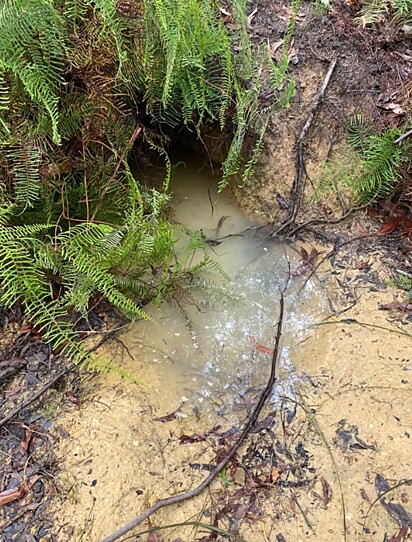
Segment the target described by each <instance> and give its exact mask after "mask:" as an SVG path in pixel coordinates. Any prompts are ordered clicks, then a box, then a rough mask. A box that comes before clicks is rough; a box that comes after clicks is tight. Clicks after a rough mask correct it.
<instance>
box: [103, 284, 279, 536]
mask: <svg viewBox="0 0 412 542" xmlns="http://www.w3.org/2000/svg"><path fill="white" fill-rule="evenodd" d="M286 286H287V284H286ZM286 286H285V288H284V289H283V291H282V292H281V294H280V300H279V307H280V310H279V321H278V324H277V330H276V337H275V347H274V349H273V355H272V364H271V372H270V376H269V379H268V382H267V384H266V387H265V389H264V390H263V392H262V394H261V396H260V399H259V401H258V403H257V404H256V406H255V408H254V409H253V412H252V413H251V415H250V416H249V418H248V419H247V421H246V424H245V426H244V429H243V431H242V433H241V435H240V437H239V439H238V440H237V441H236V443H235V444H234V445H233V446H232V448H231V449H230V451H229V452H228V454H227V455H226V456H225V457H224V458H223V459H222V460H221V461H220V463H219V464H218V465H217V466H216V467H215V468H214V469H213V471H212V472H211V473H210V474H209V476H207V478H205V479H204V480H203V482H202V483H201V484H199V485H198V486H197V487H195V488H194V489H191V490H189V491H185V492H183V493H178V494H177V495H173V496H171V497H167V498H165V499H160V500H159V501H157V502H156V503H155V504H154V505H153V506H151V507H150V508H148V509H147V510H145V511H144V512H142V513H141V514H139V515H138V516H136V517H135V518H134V519H132V520H131V521H129V523H126V524H125V525H124V526H123V527H121V528H120V529H119V530H117V531H116V532H115V533H113V534H111V535H109V536H107V537H106V538H104V539H102V541H101V542H115V541H116V540H119V538H121V537H122V536H124V535H125V534H127V533H129V532H130V531H131V530H132V529H134V528H136V527H137V526H138V525H140V524H141V523H143V521H145V520H146V519H148V518H149V517H150V516H151V515H153V514H154V513H155V512H157V511H158V510H161V509H162V508H165V507H167V506H170V505H172V504H178V503H181V502H184V501H187V500H189V499H193V498H194V497H197V496H198V495H200V494H201V493H203V491H204V490H205V489H207V488H208V487H209V486H210V484H211V483H212V482H213V480H214V479H215V478H216V477H217V476H218V475H219V473H220V472H221V471H222V470H223V469H224V468H225V467H226V465H228V463H229V462H230V461H231V460H232V459H233V457H234V456H235V454H236V452H237V451H238V450H239V448H240V447H241V446H242V444H243V443H244V441H245V440H246V438H247V436H248V434H249V433H250V431H251V430H252V429H253V428H254V427H255V425H256V423H257V421H258V419H259V415H260V413H261V412H262V409H263V407H264V406H265V404H266V402H267V400H268V399H269V397H270V395H271V393H272V389H273V386H274V384H275V383H276V381H277V380H278V376H279V354H280V340H281V337H282V330H283V321H284V306H285V302H284V292H285V289H286Z"/></svg>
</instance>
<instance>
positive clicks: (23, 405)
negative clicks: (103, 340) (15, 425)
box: [0, 363, 75, 427]
mask: <svg viewBox="0 0 412 542" xmlns="http://www.w3.org/2000/svg"><path fill="white" fill-rule="evenodd" d="M74 367H75V364H74V363H73V364H72V365H69V367H66V369H64V370H63V371H60V372H59V373H57V375H56V376H54V377H53V378H52V379H51V380H49V381H48V382H47V383H46V384H45V385H44V386H42V387H41V388H40V389H39V390H38V391H36V393H34V394H33V395H32V396H31V397H29V398H28V399H26V401H23V402H22V403H21V404H20V405H18V406H17V407H16V408H15V409H14V410H12V411H11V412H9V413H8V414H7V416H5V417H4V418H3V419H1V420H0V427H3V425H5V424H6V423H7V422H9V421H10V420H11V419H12V418H14V416H17V414H19V412H21V411H22V410H24V409H25V408H27V407H28V406H30V405H31V404H32V403H34V402H35V401H37V399H39V397H41V396H42V395H43V394H44V393H46V391H47V390H48V389H49V388H51V387H52V386H54V384H56V382H57V381H58V380H60V378H62V377H63V376H64V375H66V374H67V373H69V372H70V371H72V370H73V369H74Z"/></svg>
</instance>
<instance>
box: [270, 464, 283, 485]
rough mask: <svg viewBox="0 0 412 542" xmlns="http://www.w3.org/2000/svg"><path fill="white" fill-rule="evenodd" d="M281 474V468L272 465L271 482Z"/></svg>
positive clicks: (275, 480)
mask: <svg viewBox="0 0 412 542" xmlns="http://www.w3.org/2000/svg"><path fill="white" fill-rule="evenodd" d="M281 474H282V469H280V468H279V467H273V469H272V472H271V473H270V477H271V480H272V482H273V483H275V482H277V480H279V477H280V475H281Z"/></svg>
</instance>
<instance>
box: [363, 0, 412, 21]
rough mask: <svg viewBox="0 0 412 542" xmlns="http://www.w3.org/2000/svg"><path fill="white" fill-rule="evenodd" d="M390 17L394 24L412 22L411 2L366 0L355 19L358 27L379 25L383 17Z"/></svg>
mask: <svg viewBox="0 0 412 542" xmlns="http://www.w3.org/2000/svg"><path fill="white" fill-rule="evenodd" d="M388 14H389V15H391V17H392V19H393V21H394V23H395V24H396V23H403V24H405V23H406V24H410V23H411V22H412V0H367V1H366V2H364V3H363V6H362V9H361V10H360V12H359V14H358V15H357V17H356V21H357V23H358V24H359V25H360V26H363V27H365V26H368V25H373V24H376V23H379V22H380V21H381V20H382V19H383V17H384V16H385V15H388Z"/></svg>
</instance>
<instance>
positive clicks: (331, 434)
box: [53, 187, 412, 542]
mask: <svg viewBox="0 0 412 542" xmlns="http://www.w3.org/2000/svg"><path fill="white" fill-rule="evenodd" d="M187 188H188V187H185V189H186V190H187ZM203 196H204V194H203ZM203 196H202V197H203ZM212 201H213V200H212ZM189 203H190V202H189ZM181 204H182V205H183V206H184V205H185V201H184V200H182V202H181ZM219 205H223V208H221V207H219ZM227 206H229V207H227ZM206 208H207V209H208V210H207V213H209V214H210V209H209V208H208V204H207V205H206V204H204V205H203V206H199V207H198V208H196V212H195V213H194V215H195V217H196V218H199V216H200V217H201V222H202V223H203V225H204V224H205V222H204V219H205V217H204V216H201V214H202V212H204V209H206ZM187 209H192V206H191V205H188V207H187ZM176 212H177V213H178V212H179V208H178V207H177V209H176ZM180 212H181V213H183V215H184V213H185V212H186V211H185V210H184V209H183V210H182V209H180ZM215 212H216V213H217V215H214V216H213V217H210V220H211V224H212V223H213V224H216V221H217V220H219V217H220V215H221V214H223V215H226V214H227V215H230V216H231V220H229V219H228V220H226V221H225V224H224V228H226V230H225V229H224V228H223V227H222V228H223V229H222V234H224V233H227V232H228V231H229V232H230V231H232V232H235V231H238V229H239V228H240V227H242V228H243V227H248V226H249V224H247V223H242V220H243V219H241V218H239V217H238V218H236V215H235V212H236V211H235V208H234V207H233V203H230V202H228V201H225V200H222V201H220V203H218V204H216V208H215ZM186 218H187V217H186ZM237 220H239V221H240V222H236V221H237ZM215 227H216V226H215ZM212 230H213V228H212V227H210V228H205V233H206V234H207V235H211V234H212V233H213V231H212ZM244 242H245V243H246V245H244V246H242V242H241V241H239V240H236V239H235V244H234V245H233V246H231V245H220V246H218V247H217V248H218V249H219V250H221V252H220V253H221V254H222V255H225V256H224V258H226V263H225V259H224V258H223V260H221V261H222V262H223V264H225V265H228V266H229V268H230V266H232V269H229V271H232V275H233V276H234V277H235V280H234V283H235V285H237V287H238V288H240V289H242V291H246V292H247V294H248V295H249V296H250V295H251V296H252V298H253V299H252V301H253V302H252V303H249V304H248V303H244V304H243V305H242V304H240V305H239V304H238V305H230V304H227V303H226V304H223V305H220V306H219V305H216V306H213V307H204V310H199V307H197V308H196V306H195V305H189V306H185V305H183V307H184V311H183V313H182V311H181V310H180V309H178V308H177V307H176V305H175V304H174V305H173V304H164V305H163V306H161V307H160V308H156V307H153V308H152V309H149V310H152V311H153V313H152V314H153V315H155V316H156V318H157V319H158V320H159V322H160V324H159V325H158V326H157V327H156V328H153V327H151V326H150V325H149V324H139V325H134V326H131V327H130V328H129V329H128V331H127V332H126V333H125V334H124V335H123V336H121V341H122V344H120V343H116V344H114V345H112V346H111V347H110V348H108V349H106V350H105V351H103V352H102V354H103V355H105V356H110V357H111V358H113V359H115V360H116V361H118V362H122V364H123V366H124V367H125V368H126V369H127V370H128V371H130V372H133V374H134V375H136V376H137V377H138V378H139V379H140V380H141V381H142V382H143V383H144V385H143V386H141V387H137V386H136V385H134V384H132V383H129V382H126V381H122V380H121V379H119V378H117V377H115V376H114V375H108V376H99V377H96V378H94V379H92V380H89V381H88V380H87V379H86V380H85V383H84V397H83V398H82V400H81V407H80V410H75V409H73V411H72V412H68V413H67V412H66V413H64V414H63V413H62V415H61V416H60V417H59V419H58V421H57V422H56V436H57V437H58V441H59V442H58V455H59V458H60V465H61V474H60V481H59V486H60V488H61V496H60V498H59V500H58V502H57V504H56V505H55V508H54V514H55V530H54V533H53V534H54V535H55V537H56V538H57V539H58V540H61V541H64V542H66V541H80V540H81V541H86V540H87V541H90V542H95V541H96V542H97V541H99V540H101V539H102V538H103V537H104V536H107V535H109V534H110V533H111V532H113V531H114V530H116V529H117V528H119V527H121V526H122V525H123V524H124V523H126V522H128V521H130V520H131V519H132V518H133V517H134V516H135V515H137V514H139V513H140V512H142V511H143V510H144V509H145V508H147V507H148V506H150V505H152V504H153V503H154V502H155V501H156V500H158V499H160V498H163V497H165V496H169V495H173V494H176V493H180V492H182V491H184V490H187V489H190V488H192V487H194V486H196V485H197V484H198V483H199V482H200V481H201V480H202V479H203V478H204V477H205V476H207V467H208V465H209V464H210V463H212V464H213V462H214V459H215V457H216V454H219V451H220V453H222V446H224V444H225V443H226V444H228V443H229V444H230V436H229V435H228V434H227V433H225V432H226V431H227V430H229V429H230V428H232V427H233V426H234V425H238V424H239V423H241V421H242V420H243V419H244V418H245V416H246V415H247V412H248V411H250V408H251V405H253V404H254V402H255V401H256V400H257V398H258V396H259V391H260V390H261V389H262V388H263V386H264V384H265V380H266V378H267V376H268V373H269V365H270V356H269V355H268V354H265V353H263V352H261V351H259V350H256V349H255V348H254V347H253V345H252V344H251V341H250V336H249V335H253V336H254V337H255V338H256V339H257V340H258V341H259V343H262V344H263V345H266V346H270V344H271V342H272V341H273V333H274V325H275V323H276V318H277V311H278V296H277V295H276V293H277V292H278V290H279V287H280V285H281V284H282V281H281V278H282V277H284V275H285V273H286V271H287V260H282V261H283V262H284V263H283V264H281V263H279V262H281V258H285V253H284V251H283V249H282V251H279V247H269V246H264V245H262V243H261V242H259V240H258V239H254V238H252V239H246V240H245V241H244ZM245 247H246V248H245ZM222 248H224V250H222ZM264 248H266V249H267V250H263V249H264ZM295 248H296V249H298V248H299V247H295ZM306 249H308V250H310V249H311V247H310V246H306ZM359 250H360V252H361V253H360V254H352V255H351V256H350V257H345V258H346V259H344V257H342V259H341V261H340V264H341V265H336V262H335V267H333V268H330V267H329V264H328V265H327V266H326V265H324V266H323V267H322V271H321V272H317V273H316V275H314V276H313V277H311V278H310V279H309V280H308V277H307V276H304V277H300V276H297V277H295V278H294V279H293V280H292V284H291V286H290V288H289V290H288V291H287V296H286V298H287V303H286V305H287V316H286V319H285V327H284V339H283V348H282V359H281V368H282V371H281V379H280V381H279V383H278V386H277V388H276V389H275V391H274V394H273V397H272V400H271V404H270V405H269V407H268V408H267V409H266V411H265V413H264V416H266V415H268V414H270V415H274V422H273V423H269V424H266V425H264V426H263V427H261V428H260V430H259V432H258V433H256V434H254V435H252V436H251V437H250V439H249V440H248V442H247V444H246V445H245V446H244V447H243V448H242V450H241V451H240V452H239V454H238V456H237V462H236V463H235V465H234V466H232V468H230V469H228V472H227V473H226V475H225V477H224V478H221V479H218V480H216V481H215V483H214V484H213V485H212V488H211V491H210V492H205V494H204V495H202V496H200V497H199V498H197V499H196V500H193V501H189V502H186V503H183V504H182V505H180V506H176V507H170V508H168V509H166V510H164V511H162V512H160V513H158V514H157V515H156V516H154V517H153V518H152V523H151V526H162V525H163V526H164V525H171V524H176V523H183V522H185V521H192V522H193V521H194V522H201V523H204V524H209V525H210V524H213V523H214V522H215V521H217V523H214V524H215V525H217V526H218V528H220V529H223V530H225V531H229V530H230V532H231V533H232V538H233V537H235V538H233V539H235V540H236V536H237V537H238V538H237V539H238V540H240V538H239V536H241V537H242V538H243V540H246V541H248V542H254V541H256V542H260V541H271V542H272V541H273V542H274V541H277V542H284V541H285V540H286V542H290V541H295V542H297V541H303V540H316V541H318V542H323V541H325V542H326V541H328V540H330V539H334V540H342V541H345V542H346V541H347V542H359V541H365V542H372V541H381V540H384V537H385V535H387V536H388V539H389V538H390V537H391V536H393V535H394V534H395V533H396V531H397V530H398V528H399V524H398V522H397V521H395V520H394V519H393V518H391V517H390V515H389V514H388V513H387V511H386V510H385V509H384V507H383V506H382V505H381V504H380V503H375V504H374V505H373V506H372V504H373V503H374V501H375V500H376V497H377V492H376V488H375V481H376V477H377V475H380V476H381V477H383V478H384V479H385V480H387V482H388V484H389V486H390V487H392V486H395V485H397V484H399V482H401V481H402V480H405V479H408V477H409V476H410V466H409V465H410V455H411V438H410V435H411V434H412V408H411V406H410V397H411V393H412V385H411V381H410V366H411V362H410V352H411V348H410V344H411V340H412V337H410V336H406V335H402V334H400V333H399V332H398V331H399V330H400V331H403V332H405V331H406V332H407V331H408V329H409V324H407V323H404V324H401V323H399V322H398V323H397V322H396V320H397V319H399V316H398V315H396V314H391V313H388V312H386V311H382V310H380V309H379V305H381V304H384V303H388V302H391V301H393V296H394V290H393V289H390V288H386V287H385V285H384V283H383V282H382V280H381V279H380V278H379V271H380V264H379V262H378V260H376V259H375V258H372V256H371V261H370V264H371V269H370V271H369V274H367V273H365V272H364V271H362V270H361V269H357V268H358V267H359V265H358V264H359V259H362V261H363V260H364V259H365V258H369V255H368V254H366V253H362V251H361V249H359ZM272 251H273V252H272ZM358 252H359V251H358ZM288 254H289V262H290V265H291V268H292V271H293V270H296V269H298V266H299V257H298V256H297V255H296V251H295V252H294V251H293V250H291V251H289V253H288ZM274 262H277V264H276V265H274ZM285 262H286V263H285ZM236 269H237V270H239V269H242V270H243V273H234V271H235V270H236ZM375 271H376V272H375ZM271 273H272V275H271ZM276 273H277V275H276V276H275V274H276ZM245 277H255V280H254V281H252V283H251V282H250V280H246V279H245ZM257 277H259V281H258V283H256V280H257ZM276 277H277V278H276ZM369 279H370V280H369ZM239 281H240V282H239ZM270 288H273V291H272V290H270ZM196 299H197V301H198V302H199V303H201V302H202V298H196ZM203 301H204V300H203ZM351 305H353V307H352V308H350V309H348V307H350V306H351ZM344 309H346V310H345V312H343V313H341V314H339V312H340V311H342V310H344ZM333 313H334V314H335V316H334V314H333ZM253 315H254V316H253ZM219 318H220V319H219ZM231 318H232V319H231ZM342 319H343V320H344V322H341V323H332V322H336V321H337V320H342ZM403 319H404V321H405V318H404V317H403ZM393 320H395V323H394V322H393ZM355 321H356V322H355ZM219 322H220V323H219ZM222 322H224V323H225V325H223V324H222ZM227 322H231V325H229V326H227V325H226V324H227ZM321 322H330V323H327V324H325V325H321V326H316V324H317V323H321ZM357 322H361V323H366V324H367V325H360V324H358V323H357ZM246 323H247V325H246ZM232 324H233V325H232ZM371 325H373V326H382V327H385V328H388V329H391V330H392V332H389V331H386V330H383V329H380V328H376V327H371ZM396 325H399V326H400V329H399V328H397V327H395V326H396ZM222 326H223V327H222ZM245 326H246V327H245ZM216 338H217V339H218V340H216ZM219 341H220V342H219ZM231 341H232V342H231ZM220 343H222V344H223V346H224V347H223V346H222V344H220ZM228 345H230V347H228ZM124 346H126V347H127V348H126V349H125V348H124ZM212 361H213V362H214V363H212V364H211V362H212ZM173 412H176V414H175V415H174V416H171V417H170V419H168V418H167V419H166V420H164V416H165V415H168V414H170V413H173ZM157 418H163V420H160V421H159V420H156V419H157ZM266 420H267V418H266ZM213 428H214V431H211V430H212V429H213ZM208 432H209V436H208V437H207V438H206V439H204V440H201V441H200V442H188V440H195V441H196V440H199V437H202V435H205V433H208ZM187 437H191V439H188V438H187ZM193 437H195V438H193ZM182 440H183V442H186V443H181V441H182ZM381 479H382V478H381ZM391 499H393V500H394V503H395V504H401V505H402V506H403V509H404V511H405V513H406V514H407V513H408V508H409V509H411V510H410V512H411V513H412V506H411V505H410V504H409V500H410V488H409V486H408V485H405V484H402V485H401V486H400V487H399V489H397V490H396V491H393V492H389V493H388V496H387V500H388V501H390V500H391ZM216 518H217V519H216ZM147 528H148V525H147V524H146V525H144V526H142V529H141V530H145V529H147ZM210 534H211V533H210V531H208V530H207V529H205V528H204V527H199V526H197V527H194V526H190V527H189V526H187V527H179V528H176V529H169V530H164V531H160V532H159V540H163V541H165V542H166V541H168V542H173V541H176V540H182V541H187V542H190V541H194V540H200V539H202V537H203V539H204V540H208V538H207V537H208V536H210ZM147 536H148V535H147V534H144V535H142V536H141V537H140V538H137V540H144V541H145V540H146V539H147ZM212 540H213V538H212Z"/></svg>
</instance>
